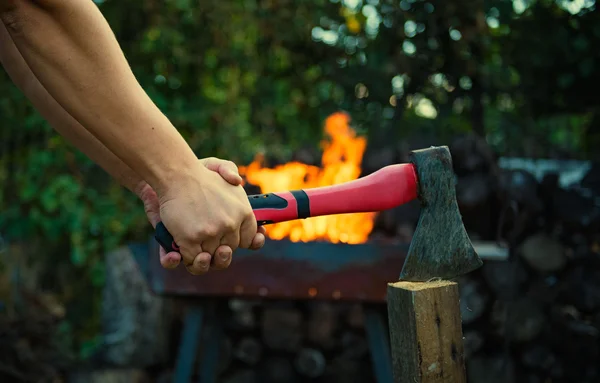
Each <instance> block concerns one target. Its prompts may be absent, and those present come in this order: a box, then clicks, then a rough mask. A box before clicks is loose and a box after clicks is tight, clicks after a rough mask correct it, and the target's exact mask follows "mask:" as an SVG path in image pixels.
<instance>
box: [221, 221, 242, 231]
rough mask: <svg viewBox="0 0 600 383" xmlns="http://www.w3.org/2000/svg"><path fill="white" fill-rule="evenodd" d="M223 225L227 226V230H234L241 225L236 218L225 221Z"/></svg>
mask: <svg viewBox="0 0 600 383" xmlns="http://www.w3.org/2000/svg"><path fill="white" fill-rule="evenodd" d="M223 226H224V227H225V230H227V232H234V231H236V230H237V228H238V226H239V225H237V224H236V222H235V220H233V219H229V220H227V221H225V223H224V225H223Z"/></svg>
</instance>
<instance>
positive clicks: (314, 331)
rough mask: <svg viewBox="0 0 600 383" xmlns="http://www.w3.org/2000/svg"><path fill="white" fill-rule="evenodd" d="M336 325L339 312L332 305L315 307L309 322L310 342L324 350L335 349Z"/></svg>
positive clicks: (323, 303)
mask: <svg viewBox="0 0 600 383" xmlns="http://www.w3.org/2000/svg"><path fill="white" fill-rule="evenodd" d="M336 324H337V311H336V310H335V308H334V306H333V305H332V304H331V303H326V302H321V303H318V304H316V305H313V306H312V310H311V313H310V317H309V320H308V336H307V337H308V340H309V341H310V342H312V343H314V344H316V345H318V346H319V347H322V348H324V349H329V348H331V347H333V346H334V344H335V340H334V338H333V333H334V331H335V330H336Z"/></svg>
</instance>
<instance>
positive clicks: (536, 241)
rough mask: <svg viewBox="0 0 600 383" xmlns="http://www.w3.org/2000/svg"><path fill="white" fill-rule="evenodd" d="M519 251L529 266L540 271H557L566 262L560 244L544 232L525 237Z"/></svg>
mask: <svg viewBox="0 0 600 383" xmlns="http://www.w3.org/2000/svg"><path fill="white" fill-rule="evenodd" d="M519 253H520V255H521V256H522V257H523V259H525V261H527V263H528V264H529V266H531V268H533V269H534V270H536V271H538V272H541V273H548V272H553V271H558V270H560V269H562V268H563V267H564V266H565V264H566V262H567V259H566V256H565V250H564V248H563V246H562V244H561V243H560V242H559V241H558V240H556V239H555V238H552V237H550V236H549V235H547V234H544V233H538V234H536V235H533V236H531V237H529V238H527V240H525V242H523V244H522V245H521V247H520V251H519Z"/></svg>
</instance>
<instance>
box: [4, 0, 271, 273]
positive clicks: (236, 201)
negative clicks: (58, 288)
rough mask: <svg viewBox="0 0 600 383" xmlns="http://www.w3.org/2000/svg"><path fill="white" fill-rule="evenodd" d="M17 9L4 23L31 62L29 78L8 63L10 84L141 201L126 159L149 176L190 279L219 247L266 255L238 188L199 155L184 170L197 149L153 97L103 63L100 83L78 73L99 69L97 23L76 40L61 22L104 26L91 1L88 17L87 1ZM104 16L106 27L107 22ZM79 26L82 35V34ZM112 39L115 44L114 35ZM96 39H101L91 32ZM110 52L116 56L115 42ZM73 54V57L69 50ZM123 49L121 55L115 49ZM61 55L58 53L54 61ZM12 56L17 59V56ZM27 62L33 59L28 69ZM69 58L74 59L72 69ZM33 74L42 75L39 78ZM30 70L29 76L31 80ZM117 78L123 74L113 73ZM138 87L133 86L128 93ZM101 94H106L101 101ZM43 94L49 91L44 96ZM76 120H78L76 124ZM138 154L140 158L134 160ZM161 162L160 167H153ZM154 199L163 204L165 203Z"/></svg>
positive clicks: (8, 10)
mask: <svg viewBox="0 0 600 383" xmlns="http://www.w3.org/2000/svg"><path fill="white" fill-rule="evenodd" d="M9 3H10V4H9ZM75 3H77V4H75ZM15 4H16V3H15V2H14V1H7V0H0V16H1V17H2V21H3V23H4V24H5V25H7V26H8V27H9V29H10V34H9V35H10V36H9V37H10V38H11V39H12V40H13V41H16V42H17V45H16V47H17V52H18V53H19V54H22V56H21V59H23V60H24V61H25V62H26V68H27V69H25V67H23V66H22V65H12V66H11V65H10V64H9V65H8V67H7V71H10V72H11V73H13V75H12V76H11V77H14V78H16V79H17V80H16V81H15V82H17V81H21V82H20V83H21V85H22V86H21V87H22V89H25V90H26V93H28V97H29V98H30V99H31V100H32V101H33V102H34V104H35V105H36V107H37V108H38V110H40V112H41V113H42V115H44V117H46V118H47V119H48V120H49V122H50V123H51V124H52V125H53V126H54V127H55V128H57V126H60V127H59V128H58V129H57V130H59V131H60V132H61V133H62V134H63V135H65V136H66V137H67V139H69V141H71V142H73V143H74V144H75V145H76V146H78V147H79V148H80V149H82V151H84V153H86V154H87V155H88V156H90V158H92V159H93V160H94V161H96V162H98V163H99V164H100V165H101V166H102V167H103V168H105V169H106V170H107V171H108V172H109V173H111V174H112V175H113V176H115V178H117V179H118V180H119V181H120V182H121V183H123V184H124V185H125V186H126V187H128V188H130V189H133V190H134V191H136V192H137V191H138V190H136V189H140V188H139V187H138V186H139V185H144V182H143V181H140V179H142V177H140V176H138V173H139V172H138V171H134V170H133V169H132V167H131V166H129V164H125V162H124V161H128V160H129V162H130V163H133V166H137V167H138V168H140V169H142V171H145V173H144V174H146V175H147V176H149V177H150V179H153V180H154V183H155V185H157V187H158V192H159V193H160V192H161V191H162V192H163V193H162V196H161V195H157V197H162V198H163V203H162V204H160V205H161V206H160V209H159V210H160V211H161V212H163V213H165V214H163V216H166V217H170V219H163V222H164V223H165V225H166V226H167V227H168V228H169V230H170V231H171V232H179V236H180V238H181V239H177V236H176V240H177V242H178V243H180V244H181V243H185V242H187V246H185V247H184V246H181V249H182V255H184V256H185V255H187V262H186V266H188V269H190V268H191V269H192V270H190V271H191V272H192V273H195V274H200V273H202V272H204V271H206V269H207V267H206V264H207V263H210V261H211V257H212V255H213V254H214V253H215V252H216V251H217V249H220V250H223V246H220V245H224V246H225V247H229V248H230V249H235V248H236V247H237V246H238V245H241V246H243V247H251V248H256V247H261V246H262V243H264V236H263V235H262V230H260V231H259V233H258V234H257V231H256V223H255V222H254V217H253V215H252V212H251V209H250V207H249V204H248V202H247V199H246V198H245V195H244V194H243V193H241V192H240V189H241V187H239V186H238V188H237V190H232V189H231V185H224V184H226V182H224V180H223V179H221V178H220V177H217V176H216V175H214V174H210V175H207V174H206V173H212V172H210V171H207V166H200V165H202V163H201V162H202V161H200V162H199V161H197V159H196V157H195V155H192V157H193V158H194V164H192V165H190V164H189V163H188V162H186V161H185V157H186V151H187V152H189V153H191V149H189V147H188V146H187V144H185V142H183V141H182V138H181V137H180V136H179V134H178V133H177V131H176V130H175V129H174V127H172V125H170V122H168V120H167V119H166V117H165V116H164V115H162V113H160V112H159V111H158V109H157V108H156V107H155V106H154V104H152V103H151V101H150V100H149V99H148V98H147V96H146V95H145V93H144V92H143V90H141V87H140V86H139V84H137V82H136V81H135V78H133V75H132V74H131V72H130V71H128V68H125V69H124V68H123V65H121V66H120V67H119V65H116V67H112V66H111V60H108V61H106V60H102V59H101V58H100V59H99V60H98V61H100V62H101V63H102V62H104V65H105V67H102V65H100V68H96V69H97V70H98V72H99V73H100V74H101V76H99V77H100V79H96V78H94V68H95V67H94V65H92V68H91V69H90V68H89V67H87V70H85V69H84V70H82V69H81V67H86V65H87V64H89V62H88V61H86V60H92V59H93V58H94V57H95V56H94V55H98V54H99V53H100V52H99V51H98V44H97V40H98V39H100V40H102V36H100V37H98V38H96V39H94V38H92V39H91V40H93V41H91V42H90V43H86V41H82V40H81V39H80V38H79V37H80V36H82V35H86V28H88V27H90V25H91V26H93V24H94V23H91V22H90V23H89V24H90V25H81V23H79V24H77V23H76V24H77V25H78V26H76V27H74V26H72V25H71V29H72V30H71V34H69V33H65V30H66V31H67V32H68V31H69V28H68V26H69V22H68V20H67V22H66V24H67V27H65V28H63V26H64V25H63V24H62V23H61V22H60V20H63V19H64V16H65V15H64V13H65V12H67V11H68V12H71V13H74V14H75V16H76V15H77V14H78V12H79V13H83V15H84V16H85V15H86V14H87V16H88V17H90V18H91V19H94V18H98V15H96V16H90V15H89V13H90V12H91V13H92V14H93V8H95V6H94V5H93V4H92V3H91V1H90V2H89V5H91V6H92V9H91V10H90V9H87V10H82V9H79V6H80V5H83V4H87V3H86V2H85V1H84V2H73V1H64V2H56V1H35V2H34V1H33V0H31V1H27V0H21V1H19V2H18V4H17V7H16V8H15V7H14V5H15ZM69 4H70V5H69ZM66 5H69V6H66ZM63 6H65V7H63ZM71 16H73V15H71ZM80 16H81V15H80ZM99 17H100V18H101V15H100V16H99ZM71 18H73V17H71ZM84 19H85V17H84ZM96 21H97V24H99V25H100V26H101V27H102V26H104V27H105V29H106V28H108V26H107V24H103V23H102V20H100V21H98V20H96ZM84 24H85V23H84ZM79 27H80V28H81V29H82V30H81V31H79V32H77V28H79ZM63 29H64V30H63ZM100 29H101V30H102V29H103V28H100ZM91 30H92V32H93V31H94V30H95V29H94V28H93V27H92V28H91ZM5 31H6V29H4V32H5ZM87 31H88V32H89V30H87ZM108 31H109V35H110V29H108ZM101 32H103V33H104V39H105V40H108V43H107V45H109V46H110V45H111V44H110V41H111V39H110V36H108V37H107V35H106V30H104V31H101ZM103 33H100V35H103ZM73 35H75V36H73ZM87 35H88V36H89V35H90V34H89V33H88V34H87ZM5 37H6V36H5ZM91 37H94V35H93V33H92V35H91ZM105 42H106V41H105ZM113 43H114V44H112V45H113V48H114V45H116V42H115V41H113ZM61 44H62V45H65V47H66V48H65V49H66V51H63V52H62V54H66V56H64V57H66V58H67V59H66V60H65V59H61V58H60V57H62V56H61V55H60V52H61V49H63V48H64V47H63V46H62V45H61ZM78 44H80V45H81V46H80V45H78ZM92 44H93V45H92ZM2 45H3V48H6V47H7V45H6V44H4V43H3V44H2ZM13 47H14V44H13ZM69 47H70V48H72V49H71V51H70V50H69ZM116 47H117V50H118V45H116ZM54 48H57V50H58V51H59V52H58V53H57V52H53V49H54ZM6 52H8V53H9V54H10V53H11V51H10V49H8V50H6V49H5V51H4V54H5V55H6ZM69 52H70V54H69ZM118 52H120V51H119V50H118ZM118 52H117V53H115V55H116V56H119V54H118ZM14 53H15V51H14V50H13V51H12V54H14ZM113 53H114V52H113ZM79 56H81V57H79ZM24 57H29V59H28V60H26V59H24ZM72 57H77V59H76V60H72ZM117 58H118V57H117ZM92 61H93V60H92ZM116 61H119V60H116ZM123 61H124V58H123ZM121 64H123V63H122V62H121ZM125 64H126V63H125ZM5 66H6V64H5ZM46 66H48V68H46ZM125 66H126V65H125ZM9 68H10V70H9ZM32 69H33V70H32ZM36 69H37V72H35V73H33V72H34V71H35V70H36ZM27 71H29V72H31V76H29V75H28V74H27V73H28V72H27ZM111 71H114V72H117V73H116V74H115V73H110V72H111ZM38 78H39V80H38ZM119 78H125V79H128V80H129V83H128V85H126V86H125V87H124V88H123V86H122V84H121V85H118V86H116V88H117V89H121V90H124V92H123V93H119V92H118V93H115V94H111V91H114V90H115V89H114V88H115V87H111V86H110V84H109V83H110V81H114V80H115V79H119ZM19 79H21V80H19ZM23 79H25V80H24V81H23ZM63 80H64V84H63V83H62V82H63ZM78 80H80V81H81V83H79V82H78ZM44 81H45V82H44ZM42 82H44V83H42ZM132 82H133V83H134V85H131V84H132ZM117 83H118V81H117ZM107 84H108V85H107ZM136 85H137V87H136ZM96 86H98V87H99V89H98V92H96ZM103 86H104V88H103ZM130 86H133V88H134V91H133V92H131V91H128V89H129V87H130ZM46 87H48V88H49V89H50V90H49V91H47V90H46ZM40 89H41V90H40ZM135 89H137V92H136V91H135ZM140 90H141V93H140ZM51 92H53V93H51ZM98 94H100V96H99V95H98ZM73 95H75V96H73ZM131 98H137V99H138V100H137V102H123V103H120V102H119V101H127V100H128V99H129V101H131V100H130V99H131ZM57 100H62V103H60V102H58V101H57ZM146 110H149V113H146V112H145V111H146ZM69 111H71V113H73V114H74V115H75V116H76V117H78V118H74V117H73V116H72V115H71V113H70V112H69ZM136 117H139V119H136ZM86 123H89V124H90V125H87V124H86ZM127 124H131V126H128V125H127ZM84 126H86V128H84ZM90 126H91V127H90ZM148 127H151V128H155V127H156V128H160V129H158V130H159V131H160V132H161V133H160V134H158V135H156V136H153V135H152V134H151V133H150V134H148V129H147V128H148ZM150 130H152V131H155V130H156V129H150ZM136 132H137V133H136ZM157 137H162V139H160V138H157ZM170 139H171V140H172V141H170ZM178 139H179V140H180V141H181V142H183V143H184V146H185V148H184V150H181V151H180V150H175V149H173V148H176V147H178V146H177V145H176V144H174V143H176V142H177V140H178ZM161 140H166V142H168V143H169V142H170V143H171V144H172V145H170V146H169V145H164V141H163V142H161ZM110 146H112V148H110ZM165 147H167V148H171V151H169V150H165ZM113 151H116V152H117V154H119V153H120V156H122V157H119V156H116V155H114V154H113ZM133 151H137V152H139V153H135V152H134V153H132V152H133ZM149 153H150V154H149ZM152 153H154V154H156V153H162V156H159V157H155V156H154V155H152ZM192 154H193V153H192ZM156 158H159V159H161V160H160V161H156ZM162 159H164V161H163V160H162ZM163 165H164V166H163ZM173 168H176V169H175V171H173V172H172V173H169V172H168V171H166V170H168V169H173ZM157 169H158V171H156V170H157ZM180 170H181V171H180ZM208 170H210V169H208ZM202 173H203V174H202ZM153 176H154V178H153ZM151 182H152V181H151ZM234 184H235V183H234ZM161 186H162V188H161ZM170 186H172V188H171V189H175V192H173V193H169V187H170ZM228 187H229V188H228ZM144 190H147V188H144ZM195 190H196V191H197V192H198V193H197V195H194V191H195ZM153 191H154V189H153ZM203 191H204V193H202V192H203ZM138 195H139V194H138ZM156 200H157V201H158V198H157V199H156ZM145 202H146V201H145ZM145 205H146V203H145ZM165 205H168V207H165ZM149 217H150V215H149ZM163 218H164V217H163ZM169 222H170V223H169ZM155 223H156V222H153V224H155ZM170 226H173V227H174V229H173V228H171V227H170ZM229 254H231V253H230V252H229ZM184 258H185V257H184ZM213 260H214V259H213Z"/></svg>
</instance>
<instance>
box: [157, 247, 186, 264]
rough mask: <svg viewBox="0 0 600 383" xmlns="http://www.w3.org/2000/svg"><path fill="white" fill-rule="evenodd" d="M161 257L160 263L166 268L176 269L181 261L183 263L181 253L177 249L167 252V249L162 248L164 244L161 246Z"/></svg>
mask: <svg viewBox="0 0 600 383" xmlns="http://www.w3.org/2000/svg"><path fill="white" fill-rule="evenodd" d="M159 257H160V264H161V266H162V267H164V268H165V269H174V268H176V267H177V266H179V263H181V254H179V253H177V252H175V251H172V252H170V253H167V252H166V251H165V249H163V248H162V246H161V248H160V252H159Z"/></svg>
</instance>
